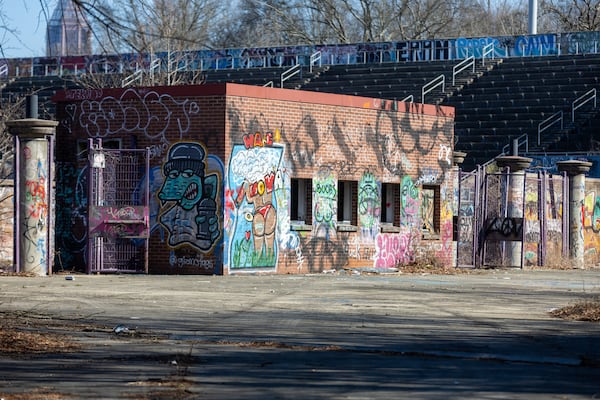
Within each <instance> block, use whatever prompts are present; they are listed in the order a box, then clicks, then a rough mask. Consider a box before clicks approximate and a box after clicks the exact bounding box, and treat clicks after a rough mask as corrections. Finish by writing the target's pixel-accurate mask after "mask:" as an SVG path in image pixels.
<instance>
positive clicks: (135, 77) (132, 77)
mask: <svg viewBox="0 0 600 400" xmlns="http://www.w3.org/2000/svg"><path fill="white" fill-rule="evenodd" d="M142 74H143V72H142V70H141V69H138V70H137V71H135V72H134V73H133V74H131V75H129V76H128V77H126V78H125V79H123V80H122V81H121V86H122V87H127V86H129V85H131V84H132V83H134V82H136V81H139V82H141V81H142Z"/></svg>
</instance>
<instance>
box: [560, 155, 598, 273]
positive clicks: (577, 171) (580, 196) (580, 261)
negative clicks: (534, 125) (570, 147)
mask: <svg viewBox="0 0 600 400" xmlns="http://www.w3.org/2000/svg"><path fill="white" fill-rule="evenodd" d="M556 166H557V167H558V170H559V171H560V172H566V173H567V175H569V249H570V252H569V256H570V258H571V261H572V262H573V266H574V267H575V268H584V256H585V251H584V248H585V243H584V237H583V217H584V214H583V207H584V200H585V173H586V172H589V170H590V167H591V166H592V163H591V162H588V161H579V160H567V161H558V162H557V163H556Z"/></svg>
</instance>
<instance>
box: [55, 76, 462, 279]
mask: <svg viewBox="0 0 600 400" xmlns="http://www.w3.org/2000/svg"><path fill="white" fill-rule="evenodd" d="M54 100H55V102H56V103H57V116H58V118H59V122H60V124H59V128H58V130H57V143H56V151H57V156H56V160H57V166H56V187H57V190H56V224H55V225H56V240H55V243H56V251H57V252H58V253H59V254H60V255H61V263H62V265H61V266H62V267H63V268H74V269H82V267H83V266H84V265H85V263H86V240H87V239H86V237H85V236H86V224H87V215H86V212H87V211H86V185H87V183H86V173H85V170H86V168H87V156H86V149H87V143H88V140H89V139H90V138H92V139H100V138H101V139H102V141H103V144H104V146H105V147H111V148H114V147H117V148H122V149H131V148H146V147H148V148H149V149H150V154H151V159H150V162H151V165H150V168H151V173H150V176H149V177H146V178H145V179H148V180H149V184H150V191H151V193H150V194H151V204H150V219H151V238H150V256H149V264H150V265H149V272H150V273H172V274H184V273H187V274H235V273H309V272H321V271H326V270H330V269H340V268H357V267H368V268H390V267H400V268H401V265H403V264H407V263H410V262H413V261H415V260H417V259H419V258H428V259H430V258H435V259H436V260H437V261H438V262H441V263H443V264H446V265H451V264H452V261H453V251H452V216H453V212H452V209H453V204H454V196H455V190H456V185H455V179H456V178H455V176H456V175H455V173H456V170H455V169H454V168H453V165H452V155H453V147H452V144H453V126H454V109H453V108H450V107H441V106H432V105H423V104H414V103H397V102H391V101H385V100H380V99H373V98H362V97H353V96H342V95H333V94H324V93H314V92H303V91H298V90H289V89H277V88H264V87H256V86H245V85H237V84H214V85H201V86H185V87H184V86H178V87H152V88H134V89H118V90H117V89H99V90H68V91H64V92H61V93H59V94H57V95H56V96H55V98H54ZM145 179H144V180H145ZM141 184H142V182H140V185H141ZM215 217H216V218H215ZM209 221H210V222H209ZM61 266H57V267H59V268H60V267H61Z"/></svg>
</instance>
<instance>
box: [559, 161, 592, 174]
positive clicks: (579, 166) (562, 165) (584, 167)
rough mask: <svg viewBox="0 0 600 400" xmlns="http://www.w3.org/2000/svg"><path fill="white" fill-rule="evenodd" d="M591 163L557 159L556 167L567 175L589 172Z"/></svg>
mask: <svg viewBox="0 0 600 400" xmlns="http://www.w3.org/2000/svg"><path fill="white" fill-rule="evenodd" d="M592 165H593V163H592V162H590V161H581V160H565V161H557V162H556V167H557V168H558V170H559V171H560V172H563V171H564V172H566V173H567V174H569V175H580V174H585V173H586V172H590V168H591V167H592Z"/></svg>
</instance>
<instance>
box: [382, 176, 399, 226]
mask: <svg viewBox="0 0 600 400" xmlns="http://www.w3.org/2000/svg"><path fill="white" fill-rule="evenodd" d="M394 186H398V185H395V184H393V183H382V184H381V223H382V224H387V225H394V214H395V213H394V205H395V204H396V199H395V198H394Z"/></svg>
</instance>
